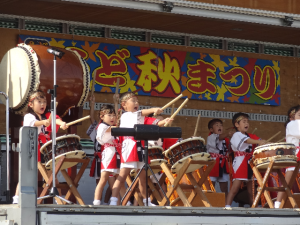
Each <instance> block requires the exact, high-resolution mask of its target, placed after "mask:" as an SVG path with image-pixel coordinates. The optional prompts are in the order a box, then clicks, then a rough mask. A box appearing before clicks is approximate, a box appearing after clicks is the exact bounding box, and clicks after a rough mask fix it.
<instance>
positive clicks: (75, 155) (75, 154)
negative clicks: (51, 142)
mask: <svg viewBox="0 0 300 225" xmlns="http://www.w3.org/2000/svg"><path fill="white" fill-rule="evenodd" d="M62 156H66V158H67V159H83V158H84V157H85V156H86V155H85V152H84V151H82V150H75V151H72V152H67V153H64V154H61V155H58V156H56V157H55V165H56V164H57V163H58V161H59V160H60V158H61V157H62ZM77 164H78V162H65V163H63V165H62V167H61V168H60V170H64V169H68V168H70V167H73V166H75V165H77ZM45 167H46V169H47V170H52V159H51V160H49V161H48V162H47V163H46V165H45Z"/></svg>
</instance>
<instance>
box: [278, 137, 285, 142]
mask: <svg viewBox="0 0 300 225" xmlns="http://www.w3.org/2000/svg"><path fill="white" fill-rule="evenodd" d="M283 140H285V137H283V138H281V139H280V140H279V141H277V143H278V142H282V141H283Z"/></svg>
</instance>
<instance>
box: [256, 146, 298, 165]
mask: <svg viewBox="0 0 300 225" xmlns="http://www.w3.org/2000/svg"><path fill="white" fill-rule="evenodd" d="M295 152H296V148H295V145H293V144H290V143H285V142H282V143H273V144H266V145H261V146H258V147H256V148H255V150H254V153H253V164H254V165H255V166H256V167H257V168H259V169H266V168H267V167H268V166H269V163H270V162H271V160H274V162H275V164H274V167H273V168H274V169H276V168H285V167H287V166H286V163H289V164H290V166H295V164H296V163H297V157H296V155H295ZM283 163H284V164H283Z"/></svg>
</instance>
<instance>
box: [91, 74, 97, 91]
mask: <svg viewBox="0 0 300 225" xmlns="http://www.w3.org/2000/svg"><path fill="white" fill-rule="evenodd" d="M93 74H94V76H93V83H92V88H91V91H92V92H91V96H93V95H94V91H95V80H96V70H94V72H93Z"/></svg>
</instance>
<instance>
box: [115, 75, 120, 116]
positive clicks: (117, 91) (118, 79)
mask: <svg viewBox="0 0 300 225" xmlns="http://www.w3.org/2000/svg"><path fill="white" fill-rule="evenodd" d="M119 85H120V78H117V84H116V90H115V95H117V94H119ZM115 111H116V115H117V117H118V102H115Z"/></svg>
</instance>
